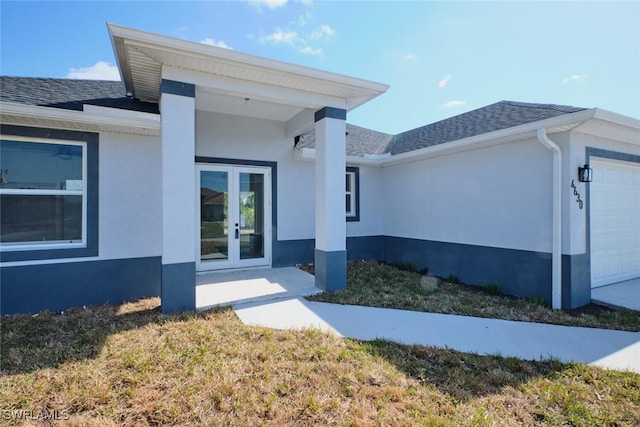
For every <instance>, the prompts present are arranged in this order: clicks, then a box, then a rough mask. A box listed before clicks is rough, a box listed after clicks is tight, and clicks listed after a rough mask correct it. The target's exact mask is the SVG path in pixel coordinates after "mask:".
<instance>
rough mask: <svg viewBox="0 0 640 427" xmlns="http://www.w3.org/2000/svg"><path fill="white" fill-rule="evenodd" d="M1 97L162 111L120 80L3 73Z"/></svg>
mask: <svg viewBox="0 0 640 427" xmlns="http://www.w3.org/2000/svg"><path fill="white" fill-rule="evenodd" d="M0 100H1V101H5V102H17V103H20V104H27V105H39V106H44V107H53V108H62V109H67V110H78V111H82V105H83V104H90V105H97V106H101V107H112V108H120V109H124V110H134V111H141V112H146V113H158V105H157V104H153V103H146V102H140V101H138V100H136V99H133V98H129V97H127V96H126V94H125V90H124V85H123V84H122V82H118V81H105V80H71V79H53V78H37V77H8V76H0Z"/></svg>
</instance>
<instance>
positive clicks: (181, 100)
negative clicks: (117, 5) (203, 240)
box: [160, 79, 196, 313]
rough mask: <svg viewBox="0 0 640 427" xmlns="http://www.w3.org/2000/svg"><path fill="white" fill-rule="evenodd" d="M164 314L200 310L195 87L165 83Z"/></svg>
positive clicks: (163, 151)
mask: <svg viewBox="0 0 640 427" xmlns="http://www.w3.org/2000/svg"><path fill="white" fill-rule="evenodd" d="M160 90H161V97H160V112H161V114H162V279H161V281H162V283H161V290H160V296H161V304H162V312H163V313H170V312H175V311H182V310H195V308H196V264H195V234H196V230H195V226H196V224H195V221H196V214H195V204H196V194H195V192H196V190H195V123H196V122H195V85H193V84H190V83H183V82H177V81H173V80H165V79H163V80H162V84H161V88H160Z"/></svg>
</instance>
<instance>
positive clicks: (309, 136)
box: [0, 76, 585, 157]
mask: <svg viewBox="0 0 640 427" xmlns="http://www.w3.org/2000/svg"><path fill="white" fill-rule="evenodd" d="M0 100H2V101H6V102H17V103H21V104H27V105H39V106H46V107H54V108H63V109H69V110H79V111H81V110H82V105H83V104H90V105H97V106H103V107H112V108H120V109H125V110H134V111H142V112H149V113H158V105H157V104H155V103H147V102H140V101H138V100H136V99H133V98H130V97H127V96H126V94H125V90H124V86H123V84H122V82H117V81H104V80H71V79H52V78H33V77H7V76H0ZM582 110H585V108H579V107H571V106H566V105H554V104H532V103H524V102H514V101H500V102H497V103H495V104H491V105H488V106H486V107H482V108H478V109H477V110H473V111H469V112H467V113H464V114H460V115H457V116H454V117H450V118H448V119H445V120H441V121H439V122H436V123H432V124H429V125H426V126H421V127H419V128H416V129H412V130H409V131H407V132H403V133H400V134H398V135H389V134H387V133H383V132H377V131H374V130H371V129H366V128H362V127H359V126H355V125H352V124H348V123H347V125H346V128H347V137H346V145H347V155H348V156H355V157H363V156H364V155H365V154H385V153H391V154H392V155H394V154H400V153H406V152H408V151H414V150H418V149H420V148H425V147H431V146H434V145H439V144H444V143H446V142H451V141H457V140H459V139H463V138H468V137H471V136H476V135H481V134H485V133H489V132H494V131H497V130H501V129H507V128H510V127H514V126H519V125H523V124H526V123H532V122H536V121H539V120H544V119H548V118H552V117H557V116H561V115H564V114H569V113H575V112H577V111H582ZM297 146H298V147H309V148H313V147H315V131H313V130H312V131H310V132H307V133H305V134H304V135H302V137H301V138H300V141H299V143H298V145H297Z"/></svg>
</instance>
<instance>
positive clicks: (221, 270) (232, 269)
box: [196, 265, 273, 276]
mask: <svg viewBox="0 0 640 427" xmlns="http://www.w3.org/2000/svg"><path fill="white" fill-rule="evenodd" d="M270 268H273V267H272V266H270V265H257V266H255V267H229V268H218V269H215V270H203V271H196V276H202V275H205V274H215V273H231V272H235V271H251V270H264V269H270Z"/></svg>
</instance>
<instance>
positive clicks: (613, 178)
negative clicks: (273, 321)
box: [0, 25, 640, 314]
mask: <svg viewBox="0 0 640 427" xmlns="http://www.w3.org/2000/svg"><path fill="white" fill-rule="evenodd" d="M108 30H109V33H110V36H111V41H112V44H113V48H114V51H115V54H116V58H117V63H118V67H119V69H120V73H121V76H122V82H107V81H82V80H66V79H51V78H21V77H2V78H1V80H0V81H1V84H2V86H1V88H0V96H1V98H0V122H1V129H0V130H1V146H0V210H1V212H0V214H1V224H0V281H1V286H0V300H1V303H0V312H1V313H2V314H10V313H25V312H34V311H38V310H43V309H52V310H62V309H65V308H67V307H70V306H81V305H86V304H100V303H106V302H111V303H117V302H121V301H126V300H131V299H137V298H141V297H147V296H158V295H159V296H161V300H162V309H163V311H165V312H171V311H175V310H192V309H194V308H195V283H196V274H197V273H199V272H206V271H210V270H217V269H235V268H247V267H261V266H264V267H281V266H291V265H295V264H296V263H304V262H311V261H313V262H315V267H316V279H315V280H316V284H317V285H318V286H319V287H321V288H324V289H329V290H335V289H341V288H344V287H345V286H346V263H347V259H364V258H372V259H381V260H386V261H389V262H412V263H414V264H415V265H416V267H418V268H423V267H428V268H429V271H430V273H432V274H436V275H440V276H447V275H449V274H454V275H456V276H458V277H459V278H460V280H462V281H463V282H468V283H474V284H478V285H484V284H487V283H500V284H501V286H502V290H503V292H506V293H509V294H512V295H516V296H521V297H527V296H536V297H539V298H542V299H544V300H545V301H546V302H548V303H549V304H552V305H553V307H554V308H575V307H579V306H582V305H584V304H587V303H589V302H590V300H591V288H592V287H594V286H600V285H604V284H608V283H613V282H618V281H623V280H627V279H632V278H637V277H640V121H639V120H637V119H633V118H629V117H625V116H621V115H618V114H615V113H611V112H608V111H603V110H601V109H597V108H588V109H586V108H575V107H567V106H559V105H542V104H529V103H519V102H510V101H503V102H498V103H495V104H493V105H489V106H486V107H484V108H480V109H477V110H474V111H470V112H468V113H465V114H461V115H459V116H455V117H452V118H449V119H446V120H443V121H440V122H437V123H433V124H430V125H427V126H423V127H420V128H417V129H413V130H409V131H407V132H404V133H401V134H399V135H388V134H384V133H380V132H376V131H373V130H369V129H364V128H361V127H357V126H353V125H350V124H347V123H346V117H347V113H348V112H349V111H351V110H353V109H354V108H357V107H358V106H360V105H362V104H364V103H366V102H368V101H370V100H371V99H373V98H375V97H377V96H379V95H382V94H383V93H384V92H385V91H386V90H387V89H388V87H387V86H386V85H384V84H380V83H375V82H370V81H366V80H362V79H357V78H353V77H348V76H343V75H338V74H334V73H329V72H325V71H321V70H316V69H310V68H306V67H301V66H297V65H293V64H287V63H282V62H278V61H273V60H270V59H266V58H261V57H256V56H252V55H247V54H243V53H240V52H236V51H232V50H226V49H221V48H217V47H213V46H208V45H204V44H199V43H193V42H188V41H184V40H179V39H175V38H170V37H165V36H161V35H157V34H151V33H147V32H143V31H139V30H136V29H131V28H125V27H121V26H116V25H108ZM390 114H393V113H390ZM589 175H590V176H589Z"/></svg>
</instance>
